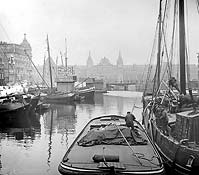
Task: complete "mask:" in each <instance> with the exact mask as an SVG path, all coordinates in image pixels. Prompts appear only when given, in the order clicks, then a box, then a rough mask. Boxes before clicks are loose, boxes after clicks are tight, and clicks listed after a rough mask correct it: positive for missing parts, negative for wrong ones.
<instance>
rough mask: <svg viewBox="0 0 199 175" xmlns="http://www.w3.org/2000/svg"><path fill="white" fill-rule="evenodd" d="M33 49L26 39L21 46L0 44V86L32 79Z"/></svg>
mask: <svg viewBox="0 0 199 175" xmlns="http://www.w3.org/2000/svg"><path fill="white" fill-rule="evenodd" d="M30 59H32V48H31V46H30V44H29V42H28V41H27V39H26V34H24V39H23V41H22V43H21V44H13V43H6V42H0V85H6V84H8V83H15V82H18V81H23V80H30V79H31V78H32V64H31V62H30Z"/></svg>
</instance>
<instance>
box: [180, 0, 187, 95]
mask: <svg viewBox="0 0 199 175" xmlns="http://www.w3.org/2000/svg"><path fill="white" fill-rule="evenodd" d="M184 20H185V19H184V0H179V42H180V43H179V46H180V48H179V50H180V90H181V92H182V93H183V94H186V74H185V21H184Z"/></svg>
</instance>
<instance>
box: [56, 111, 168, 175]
mask: <svg viewBox="0 0 199 175" xmlns="http://www.w3.org/2000/svg"><path fill="white" fill-rule="evenodd" d="M58 170H59V172H60V173H61V174H103V175H104V174H165V170H164V166H163V163H162V160H161V157H160V155H159V154H158V152H157V150H156V148H155V147H154V145H153V143H152V142H151V140H150V139H149V137H148V136H147V134H146V132H145V130H144V129H143V127H142V126H141V124H140V123H139V122H138V121H134V129H131V128H128V127H127V126H126V123H125V117H123V116H118V115H107V116H101V117H97V118H94V119H92V120H91V121H90V122H89V123H88V124H87V125H86V126H85V127H84V129H83V130H82V131H81V132H80V134H79V135H78V136H77V138H76V139H75V140H74V142H73V143H72V145H71V146H70V147H69V149H68V150H67V152H66V154H65V155H64V157H63V159H62V161H61V163H60V164H59V167H58Z"/></svg>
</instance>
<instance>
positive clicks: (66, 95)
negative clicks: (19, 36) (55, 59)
mask: <svg viewBox="0 0 199 175" xmlns="http://www.w3.org/2000/svg"><path fill="white" fill-rule="evenodd" d="M47 49H48V61H49V73H50V85H51V88H50V93H49V94H48V95H47V96H46V97H45V102H46V103H72V102H74V98H75V94H74V93H72V92H59V91H54V90H53V80H52V69H51V57H50V47H49V41H48V35H47Z"/></svg>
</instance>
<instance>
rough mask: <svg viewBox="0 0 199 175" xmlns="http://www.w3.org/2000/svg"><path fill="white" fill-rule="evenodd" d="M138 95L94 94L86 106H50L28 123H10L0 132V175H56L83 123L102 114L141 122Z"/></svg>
mask: <svg viewBox="0 0 199 175" xmlns="http://www.w3.org/2000/svg"><path fill="white" fill-rule="evenodd" d="M141 95H142V94H141V93H138V92H129V91H125V92H121V91H119V92H114V91H112V92H108V93H107V94H104V95H103V94H96V95H95V101H94V102H90V103H89V104H86V103H85V104H76V105H58V104H53V105H51V107H50V109H49V110H48V111H46V112H43V113H40V114H33V116H31V120H28V121H26V120H23V121H22V122H18V121H13V123H11V125H9V126H5V127H4V128H1V130H0V155H1V157H0V161H1V162H0V174H9V175H27V174H34V175H47V174H49V175H57V174H59V172H58V170H57V167H58V165H59V163H60V161H61V159H62V157H63V155H64V154H65V152H66V150H67V148H68V147H69V146H70V144H71V143H72V141H73V140H74V139H75V137H76V136H77V134H78V133H79V132H80V131H81V130H82V129H83V127H84V126H85V125H86V123H87V122H88V121H89V120H90V119H92V118H94V117H97V116H100V115H104V114H120V115H125V114H126V112H127V111H132V108H133V106H134V104H135V105H136V107H134V108H133V109H134V110H133V111H134V112H133V113H134V114H135V115H136V118H137V120H138V121H141V109H140V107H141V106H142V105H141Z"/></svg>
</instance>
